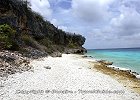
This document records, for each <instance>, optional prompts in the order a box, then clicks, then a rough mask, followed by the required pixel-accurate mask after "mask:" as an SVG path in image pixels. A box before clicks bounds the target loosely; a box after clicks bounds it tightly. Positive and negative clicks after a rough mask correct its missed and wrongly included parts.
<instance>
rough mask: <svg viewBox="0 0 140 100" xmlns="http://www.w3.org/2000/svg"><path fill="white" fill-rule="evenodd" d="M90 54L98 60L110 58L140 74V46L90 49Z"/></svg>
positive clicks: (119, 65) (88, 52)
mask: <svg viewBox="0 0 140 100" xmlns="http://www.w3.org/2000/svg"><path fill="white" fill-rule="evenodd" d="M86 55H88V56H92V57H94V58H95V59H97V60H108V61H111V62H113V65H115V66H117V67H121V68H127V69H130V70H132V71H134V72H137V73H139V74H140V48H129V49H102V50H101V49H100V50H97V49H96V50H88V51H87V54H86Z"/></svg>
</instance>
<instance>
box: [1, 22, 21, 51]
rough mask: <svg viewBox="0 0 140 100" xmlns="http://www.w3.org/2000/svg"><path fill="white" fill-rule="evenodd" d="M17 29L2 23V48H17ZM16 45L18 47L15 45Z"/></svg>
mask: <svg viewBox="0 0 140 100" xmlns="http://www.w3.org/2000/svg"><path fill="white" fill-rule="evenodd" d="M15 34H16V31H15V30H14V29H12V28H11V27H10V26H9V25H7V24H3V25H0V47H1V49H8V50H9V49H10V50H13V49H17V46H18V45H17V43H16V41H15ZM15 46H16V47H15Z"/></svg>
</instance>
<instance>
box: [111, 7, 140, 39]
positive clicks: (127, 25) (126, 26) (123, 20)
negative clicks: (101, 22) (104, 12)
mask: <svg viewBox="0 0 140 100" xmlns="http://www.w3.org/2000/svg"><path fill="white" fill-rule="evenodd" d="M111 26H112V28H113V29H114V33H116V34H118V35H122V36H127V35H133V34H138V33H140V13H138V12H137V11H136V10H135V9H134V8H131V7H125V6H122V7H121V8H120V15H119V16H118V17H115V18H113V19H112V20H111Z"/></svg>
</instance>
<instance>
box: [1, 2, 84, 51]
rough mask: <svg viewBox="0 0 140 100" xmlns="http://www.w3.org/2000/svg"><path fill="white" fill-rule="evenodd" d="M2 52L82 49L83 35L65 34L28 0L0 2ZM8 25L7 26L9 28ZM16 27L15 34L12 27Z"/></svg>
mask: <svg viewBox="0 0 140 100" xmlns="http://www.w3.org/2000/svg"><path fill="white" fill-rule="evenodd" d="M0 9H1V11H0V16H1V18H0V24H2V25H1V28H0V32H1V33H0V50H1V49H10V50H14V49H16V50H17V49H18V48H19V46H18V45H20V47H21V48H19V49H20V50H22V49H23V48H28V47H31V48H34V49H38V50H41V51H46V52H48V53H53V52H56V51H59V52H64V51H65V49H69V48H72V49H74V48H82V45H83V44H84V42H85V38H84V37H83V36H82V35H77V34H75V33H74V34H73V33H68V32H65V31H63V30H61V29H58V27H55V26H54V25H53V24H51V23H50V22H49V21H47V20H45V19H44V18H43V17H42V16H41V15H40V14H39V13H37V12H34V11H32V9H31V8H30V3H29V2H27V1H25V0H0ZM7 24H8V25H7ZM10 26H12V27H14V28H16V31H15V30H14V29H13V28H12V27H10Z"/></svg>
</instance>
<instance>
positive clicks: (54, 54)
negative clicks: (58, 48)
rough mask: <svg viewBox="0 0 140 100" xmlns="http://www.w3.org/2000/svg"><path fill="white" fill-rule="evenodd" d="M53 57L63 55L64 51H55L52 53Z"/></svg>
mask: <svg viewBox="0 0 140 100" xmlns="http://www.w3.org/2000/svg"><path fill="white" fill-rule="evenodd" d="M51 56H52V57H62V53H60V52H54V53H52V54H51Z"/></svg>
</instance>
